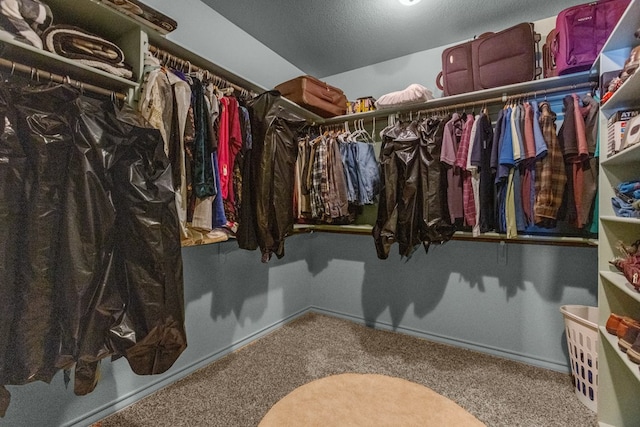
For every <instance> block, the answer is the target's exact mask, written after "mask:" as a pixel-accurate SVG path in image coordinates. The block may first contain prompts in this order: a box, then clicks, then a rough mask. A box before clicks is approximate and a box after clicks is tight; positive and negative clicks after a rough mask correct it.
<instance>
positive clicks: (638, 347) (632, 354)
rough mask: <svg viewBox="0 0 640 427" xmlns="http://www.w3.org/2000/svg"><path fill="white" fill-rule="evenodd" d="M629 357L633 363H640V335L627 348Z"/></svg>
mask: <svg viewBox="0 0 640 427" xmlns="http://www.w3.org/2000/svg"><path fill="white" fill-rule="evenodd" d="M627 357H628V358H629V360H631V361H632V362H633V363H637V364H640V335H638V337H637V338H636V340H635V342H634V343H633V345H632V346H631V347H629V349H628V350H627Z"/></svg>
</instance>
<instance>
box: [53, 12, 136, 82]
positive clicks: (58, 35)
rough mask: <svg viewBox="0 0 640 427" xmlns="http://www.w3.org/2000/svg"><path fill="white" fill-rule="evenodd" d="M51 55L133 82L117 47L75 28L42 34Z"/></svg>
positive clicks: (55, 29) (58, 27)
mask: <svg viewBox="0 0 640 427" xmlns="http://www.w3.org/2000/svg"><path fill="white" fill-rule="evenodd" d="M42 40H43V41H44V47H45V49H47V50H48V51H50V52H53V53H56V54H58V55H60V56H63V57H65V58H69V59H73V60H76V61H78V62H81V63H83V64H86V65H89V66H91V67H95V68H99V69H101V70H104V71H107V72H109V73H111V74H114V75H117V76H120V77H124V78H127V79H131V78H132V77H133V73H132V72H131V69H130V68H129V67H128V66H127V65H126V64H125V63H124V53H123V52H122V49H120V48H119V47H118V46H117V45H116V44H114V43H112V42H110V41H108V40H105V39H103V38H102V37H99V36H96V35H94V34H91V33H89V32H87V31H85V30H83V29H81V28H78V27H74V26H71V25H54V26H51V27H49V28H47V29H46V30H45V31H44V33H43V34H42Z"/></svg>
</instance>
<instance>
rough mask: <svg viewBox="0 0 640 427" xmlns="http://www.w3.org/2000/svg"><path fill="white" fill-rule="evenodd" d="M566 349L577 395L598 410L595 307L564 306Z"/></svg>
mask: <svg viewBox="0 0 640 427" xmlns="http://www.w3.org/2000/svg"><path fill="white" fill-rule="evenodd" d="M560 312H562V314H563V316H564V323H565V330H566V332H567V346H568V347H569V358H570V360H571V373H572V375H573V383H574V385H575V392H576V396H578V400H579V401H580V402H582V403H583V404H584V405H585V406H586V407H587V408H589V409H591V410H592V411H594V412H596V411H597V403H598V399H597V388H598V356H597V350H598V323H597V322H598V308H597V307H588V306H584V305H563V306H562V307H560Z"/></svg>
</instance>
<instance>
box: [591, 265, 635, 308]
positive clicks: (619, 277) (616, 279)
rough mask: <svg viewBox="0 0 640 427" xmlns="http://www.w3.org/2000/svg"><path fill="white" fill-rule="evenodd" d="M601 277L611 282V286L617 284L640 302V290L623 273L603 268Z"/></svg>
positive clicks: (617, 286) (616, 285)
mask: <svg viewBox="0 0 640 427" xmlns="http://www.w3.org/2000/svg"><path fill="white" fill-rule="evenodd" d="M600 277H601V278H602V279H603V280H605V281H606V282H607V283H610V284H611V286H615V287H616V288H618V289H620V290H621V291H622V292H624V293H625V294H627V295H628V296H630V297H631V298H633V299H634V300H636V301H638V302H640V292H638V291H636V290H635V288H634V287H633V286H632V285H631V283H629V281H628V280H627V279H626V278H625V277H624V275H623V274H622V273H617V272H615V271H604V270H601V271H600Z"/></svg>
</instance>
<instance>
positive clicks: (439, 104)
mask: <svg viewBox="0 0 640 427" xmlns="http://www.w3.org/2000/svg"><path fill="white" fill-rule="evenodd" d="M597 86H598V82H596V81H588V82H581V83H575V84H571V85H565V86H556V87H551V88H547V89H541V90H537V91H528V92H520V93H513V94H508V95H507V94H503V95H501V96H496V97H492V98H483V99H477V100H470V101H467V102H457V103H455V104H448V103H447V101H450V100H449V99H447V97H442V98H436V99H432V100H429V101H426V102H424V103H422V104H413V105H406V106H399V107H398V108H384V109H380V110H375V111H369V112H366V113H358V114H349V115H343V116H337V117H332V118H330V119H325V120H324V121H322V122H321V123H317V124H318V125H323V124H339V123H343V122H345V121H348V120H353V119H365V118H366V119H368V118H373V117H386V116H390V115H394V114H406V113H417V112H420V113H423V114H426V113H431V112H436V111H442V110H450V109H451V110H453V109H460V108H465V107H474V106H482V105H487V104H496V103H505V102H508V101H509V100H511V99H518V98H531V97H537V96H547V95H550V94H552V93H558V92H568V91H576V90H580V89H593V88H595V87H597ZM456 96H459V95H456Z"/></svg>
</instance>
